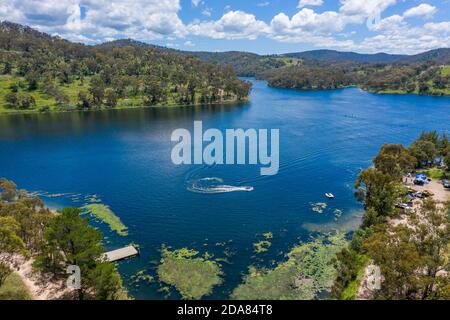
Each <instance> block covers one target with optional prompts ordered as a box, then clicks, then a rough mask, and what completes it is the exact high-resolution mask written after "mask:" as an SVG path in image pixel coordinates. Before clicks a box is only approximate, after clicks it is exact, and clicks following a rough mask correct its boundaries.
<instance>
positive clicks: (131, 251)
mask: <svg viewBox="0 0 450 320" xmlns="http://www.w3.org/2000/svg"><path fill="white" fill-rule="evenodd" d="M138 255H139V251H138V249H136V248H135V247H134V246H128V247H125V248H121V249H117V250H113V251H109V252H106V253H105V258H106V260H108V261H110V262H114V261H119V260H123V259H127V258H131V257H134V256H138Z"/></svg>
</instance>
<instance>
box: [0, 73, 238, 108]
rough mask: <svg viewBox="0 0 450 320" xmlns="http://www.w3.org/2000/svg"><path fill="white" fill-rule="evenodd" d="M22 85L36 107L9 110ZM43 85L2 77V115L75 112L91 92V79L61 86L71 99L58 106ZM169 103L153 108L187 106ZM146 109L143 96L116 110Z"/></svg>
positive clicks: (122, 102) (169, 98) (124, 101)
mask: <svg viewBox="0 0 450 320" xmlns="http://www.w3.org/2000/svg"><path fill="white" fill-rule="evenodd" d="M13 84H16V85H18V84H22V86H18V87H19V91H18V92H19V93H27V94H29V95H31V96H32V97H33V98H34V100H35V101H36V106H35V107H33V108H30V109H10V108H7V105H6V101H5V96H6V94H8V93H10V92H11V85H13ZM41 86H42V84H41V83H40V84H39V85H38V89H37V90H33V91H29V90H27V88H26V87H27V82H26V80H25V79H24V78H23V77H17V76H11V75H0V115H2V114H18V113H36V112H42V111H44V110H45V111H46V112H63V111H73V110H78V109H77V104H78V94H79V92H80V91H85V92H88V91H89V86H90V78H89V77H86V78H85V79H84V81H83V82H81V81H80V80H74V81H73V82H71V83H70V84H65V85H61V84H59V85H58V86H57V87H58V89H59V90H60V91H62V92H63V93H64V94H65V95H67V97H68V98H69V102H68V104H67V106H58V105H57V104H56V100H55V98H54V97H52V96H49V95H47V94H46V93H44V92H43V91H42V90H41ZM166 98H167V101H166V102H164V103H161V104H157V105H153V106H152V107H174V106H180V105H183V106H184V105H186V104H180V103H179V102H178V100H177V96H176V94H169V95H168V96H167V97H166ZM195 99H196V101H195V103H193V104H190V106H192V105H200V92H197V93H196V98H195ZM235 102H237V97H236V96H235V95H231V96H230V97H229V98H227V99H224V100H223V101H221V102H220V104H227V103H235ZM142 107H145V103H144V97H143V96H134V97H127V98H122V99H118V101H117V106H116V107H115V109H126V108H142ZM103 109H109V107H106V106H96V107H92V110H103Z"/></svg>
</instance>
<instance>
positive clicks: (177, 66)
mask: <svg viewBox="0 0 450 320" xmlns="http://www.w3.org/2000/svg"><path fill="white" fill-rule="evenodd" d="M249 91H250V84H249V83H247V82H244V81H241V80H239V79H237V78H236V75H235V73H234V71H233V70H232V69H231V68H229V67H228V68H222V67H218V66H217V65H216V64H214V63H210V62H202V61H200V60H199V59H198V58H195V57H193V56H190V55H189V56H188V55H183V54H180V53H176V52H173V51H169V50H164V49H161V48H157V47H147V46H136V45H130V46H86V45H82V44H76V43H71V42H69V41H66V40H63V39H60V38H57V37H51V36H49V35H46V34H44V33H41V32H38V31H36V30H34V29H31V28H29V27H24V26H21V25H17V24H13V23H9V22H3V23H1V24H0V111H8V110H9V111H11V110H30V109H38V110H40V111H46V110H57V109H59V110H71V109H93V108H114V107H132V106H143V105H144V106H150V105H192V104H212V103H223V102H227V101H241V100H246V99H247V96H248V94H249Z"/></svg>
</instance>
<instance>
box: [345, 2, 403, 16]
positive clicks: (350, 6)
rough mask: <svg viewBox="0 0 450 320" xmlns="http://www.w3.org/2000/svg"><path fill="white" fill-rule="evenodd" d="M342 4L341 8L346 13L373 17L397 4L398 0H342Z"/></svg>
mask: <svg viewBox="0 0 450 320" xmlns="http://www.w3.org/2000/svg"><path fill="white" fill-rule="evenodd" d="M341 4H342V6H341V7H340V9H339V10H340V11H341V12H342V13H344V14H347V15H361V16H365V17H372V16H375V15H376V14H377V13H382V12H383V11H384V10H386V9H387V8H389V7H390V6H392V5H394V4H396V0H341Z"/></svg>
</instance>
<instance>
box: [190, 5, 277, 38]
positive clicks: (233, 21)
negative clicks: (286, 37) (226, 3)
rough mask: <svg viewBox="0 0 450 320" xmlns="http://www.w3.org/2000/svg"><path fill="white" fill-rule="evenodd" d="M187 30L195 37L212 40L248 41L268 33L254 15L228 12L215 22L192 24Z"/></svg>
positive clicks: (264, 24) (265, 26) (263, 23)
mask: <svg viewBox="0 0 450 320" xmlns="http://www.w3.org/2000/svg"><path fill="white" fill-rule="evenodd" d="M188 30H189V31H190V33H191V34H193V35H196V36H206V37H210V38H213V39H231V40H233V39H250V40H252V39H253V40H254V39H256V38H257V37H258V36H259V35H262V34H267V33H268V32H269V30H268V26H267V24H266V23H265V22H263V21H260V20H257V19H256V17H255V15H253V14H249V13H246V12H243V11H229V12H227V13H225V14H224V15H223V16H222V18H220V19H219V20H217V21H202V22H194V23H191V24H190V25H188Z"/></svg>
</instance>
